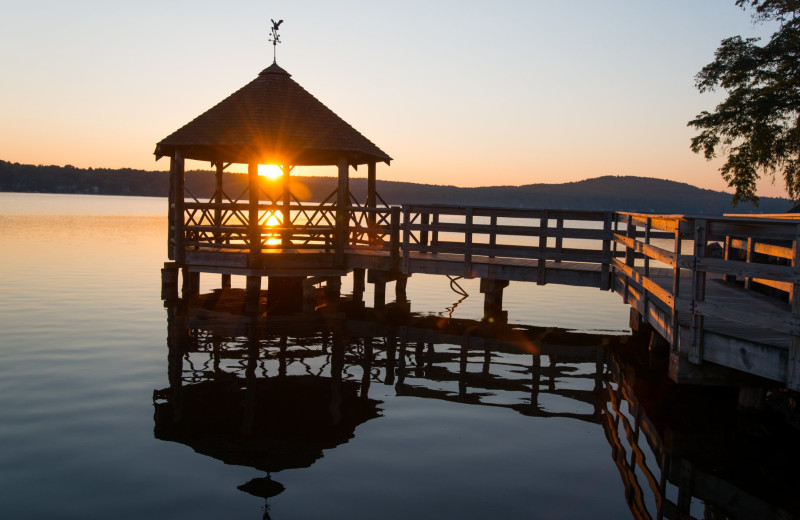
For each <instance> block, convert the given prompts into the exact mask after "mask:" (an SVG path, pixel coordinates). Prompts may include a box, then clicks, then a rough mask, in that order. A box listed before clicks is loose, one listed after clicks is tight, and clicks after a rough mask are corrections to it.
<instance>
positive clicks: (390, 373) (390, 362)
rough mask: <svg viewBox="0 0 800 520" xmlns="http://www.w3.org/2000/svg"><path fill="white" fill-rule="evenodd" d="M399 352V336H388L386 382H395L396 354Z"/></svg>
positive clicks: (391, 383)
mask: <svg viewBox="0 0 800 520" xmlns="http://www.w3.org/2000/svg"><path fill="white" fill-rule="evenodd" d="M396 352H397V336H395V335H394V334H390V335H388V336H386V378H385V380H384V384H386V385H389V386H391V385H393V384H394V371H395V361H396V359H395V354H396Z"/></svg>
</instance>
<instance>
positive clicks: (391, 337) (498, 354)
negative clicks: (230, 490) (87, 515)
mask: <svg viewBox="0 0 800 520" xmlns="http://www.w3.org/2000/svg"><path fill="white" fill-rule="evenodd" d="M169 314H170V316H171V317H170V326H169V337H168V343H169V350H170V356H169V381H170V386H169V388H165V389H163V390H158V391H156V392H155V393H154V399H155V408H156V413H155V420H156V436H157V437H159V438H161V439H164V440H172V441H176V442H181V443H184V444H187V445H189V446H191V447H192V448H193V449H195V451H197V452H198V453H202V454H205V455H208V456H212V457H214V458H217V459H219V460H222V461H224V462H225V463H228V464H238V465H245V466H251V467H254V468H257V469H259V470H261V471H264V472H266V473H275V472H280V471H282V470H284V469H288V468H301V467H308V466H310V465H312V464H314V462H315V461H316V460H317V459H318V458H319V457H321V456H322V454H323V451H324V450H328V449H335V448H336V446H338V445H340V444H341V443H344V442H348V441H349V440H350V439H352V438H353V437H354V436H357V433H358V432H357V429H358V426H359V425H360V424H362V423H364V422H365V421H368V420H371V419H374V418H378V417H379V416H380V412H379V407H380V402H378V401H375V400H374V399H372V398H370V392H371V388H374V387H375V386H391V387H393V388H394V391H395V393H396V395H397V396H404V397H414V398H420V399H436V400H442V401H450V402H454V403H461V404H464V405H472V406H474V405H478V406H489V407H499V408H504V409H506V410H509V411H513V412H514V413H519V414H522V415H525V416H534V417H539V418H553V419H556V418H561V419H568V420H570V419H571V420H579V421H584V422H586V423H589V424H597V425H599V426H600V427H602V428H603V431H604V432H605V436H606V438H607V439H608V442H609V445H610V447H611V457H612V460H613V462H614V463H615V464H616V466H617V468H618V469H619V472H620V477H621V479H622V482H623V484H624V486H625V490H626V492H625V499H626V500H627V502H628V504H629V506H630V508H631V511H632V512H633V514H634V517H635V518H676V519H677V518H703V517H704V516H703V515H704V514H705V515H706V516H705V517H709V516H708V515H715V514H716V515H719V514H724V515H725V516H722V517H724V518H794V517H795V516H793V515H794V513H793V512H794V511H796V510H798V507H797V506H798V505H797V504H795V503H794V502H793V500H794V498H793V497H794V493H793V489H794V486H795V485H796V483H797V477H796V476H794V473H793V471H792V468H793V467H794V461H799V460H800V452H799V450H798V449H796V448H791V446H792V445H793V440H792V439H791V438H789V439H784V438H781V437H780V436H777V437H775V436H770V437H769V439H773V440H766V441H765V440H764V438H763V437H764V435H765V433H764V431H763V430H764V428H771V426H769V425H767V426H764V424H767V423H764V424H762V425H761V426H760V430H759V432H758V434H759V435H751V436H750V437H748V436H747V432H745V434H743V435H744V437H742V434H735V435H734V432H735V431H736V430H737V424H736V417H737V416H736V411H735V403H736V399H735V394H730V393H728V394H725V395H723V394H720V393H719V392H716V391H714V393H712V394H708V393H707V391H709V389H706V391H700V392H694V391H693V392H689V393H686V390H680V391H679V390H678V389H679V387H677V386H675V385H674V384H672V383H670V382H668V381H666V380H665V379H664V378H663V376H662V377H657V378H655V380H653V377H652V373H657V372H658V370H650V371H649V373H642V372H641V371H642V370H645V369H642V368H641V367H640V368H635V367H634V365H633V363H632V362H630V361H625V360H626V359H627V358H626V357H625V356H623V354H624V353H625V352H637V351H641V349H642V348H643V345H642V344H640V342H641V341H645V343H646V339H647V338H646V337H644V338H642V337H639V336H637V337H634V338H628V337H621V336H598V335H590V334H576V333H568V332H566V331H563V330H558V329H545V328H534V327H519V326H513V327H511V326H502V325H497V324H494V325H491V326H490V325H488V324H486V323H481V322H474V321H469V320H449V321H447V322H446V323H442V322H441V321H440V320H437V319H435V318H432V317H412V319H411V320H410V321H407V322H405V323H404V324H403V325H391V324H387V323H385V322H378V321H371V320H360V321H359V320H344V319H342V318H336V317H335V316H334V317H333V318H332V321H331V320H325V321H318V322H316V324H315V325H309V323H308V322H305V321H303V319H301V318H300V319H298V318H282V317H275V318H269V317H262V318H258V319H254V318H247V317H240V316H233V315H225V314H223V313H208V312H206V311H203V310H202V309H189V308H182V309H180V310H178V309H175V308H171V309H170V310H169ZM659 359H661V363H662V364H663V363H666V358H665V356H662V357H661V358H659ZM637 371H638V372H637ZM645 372H647V370H645ZM704 392H705V393H704ZM373 393H374V392H373ZM670 403H673V404H670ZM670 407H671V408H672V411H670ZM709 410H711V411H709ZM709 428H711V429H710V430H709ZM734 436H735V439H734ZM759 436H761V437H762V438H761V439H757V438H758V437H759ZM776 438H777V440H774V439H776ZM732 439H734V440H732ZM742 439H744V440H742ZM754 439H757V440H758V442H753V441H754ZM772 442H776V444H775V446H774V447H772V448H770V443H772ZM778 443H783V444H778ZM765 445H766V446H765ZM787 446H789V447H788V448H787ZM770 450H772V451H770ZM777 452H780V453H781V454H782V456H783V457H785V458H784V459H782V460H783V464H776V463H775V461H774V459H771V458H770V456H766V457H765V456H764V455H765V454H767V455H770V453H777ZM762 459H764V460H762ZM748 475H749V477H748ZM765 475H766V477H765ZM273 476H274V475H273ZM743 476H744V477H743ZM759 480H760V481H762V482H760V483H759V482H758V481H759ZM241 489H243V490H245V491H248V492H250V493H252V494H256V495H259V496H265V497H268V496H271V495H273V494H276V493H277V492H279V491H280V489H281V487H280V485H279V484H277V483H276V482H275V481H273V480H271V477H270V476H269V475H268V476H267V477H265V478H262V479H254V481H252V482H250V483H248V484H244V485H242V486H241ZM704 511H705V513H704ZM712 517H714V518H717V517H719V516H712Z"/></svg>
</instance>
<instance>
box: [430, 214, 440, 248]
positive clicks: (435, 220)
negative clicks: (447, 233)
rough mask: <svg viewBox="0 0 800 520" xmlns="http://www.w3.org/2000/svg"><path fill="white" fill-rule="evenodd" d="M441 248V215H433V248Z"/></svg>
mask: <svg viewBox="0 0 800 520" xmlns="http://www.w3.org/2000/svg"><path fill="white" fill-rule="evenodd" d="M438 246H439V214H438V213H434V214H433V232H432V233H431V247H432V248H436V247H438Z"/></svg>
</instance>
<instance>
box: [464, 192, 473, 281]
mask: <svg viewBox="0 0 800 520" xmlns="http://www.w3.org/2000/svg"><path fill="white" fill-rule="evenodd" d="M472 211H473V208H467V211H466V214H465V215H464V220H465V224H466V229H465V230H464V234H465V236H464V278H472Z"/></svg>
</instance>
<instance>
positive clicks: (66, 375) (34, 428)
mask: <svg viewBox="0 0 800 520" xmlns="http://www.w3.org/2000/svg"><path fill="white" fill-rule="evenodd" d="M165 212H166V201H164V200H162V199H148V198H134V197H102V196H78V195H45V194H8V193H0V243H2V244H3V250H2V254H1V255H0V295H1V296H0V446H2V449H0V518H109V517H112V518H123V519H126V518H143V517H149V518H187V519H188V518H191V519H199V518H253V519H255V518H262V517H269V518H273V519H288V518H631V517H635V516H637V515H639V516H641V513H642V511H644V512H645V513H647V514H648V515H650V516H651V517H652V518H656V517H657V512H656V510H657V504H658V501H659V500H660V499H658V498H655V496H656V495H657V494H658V493H662V494H663V496H664V497H665V498H664V500H669V501H670V502H671V503H676V504H677V503H678V502H679V500H678V498H679V496H678V495H679V486H678V484H676V483H675V482H677V480H676V481H673V479H672V478H671V477H670V478H667V476H668V474H669V471H663V473H664V478H662V469H661V467H662V466H663V465H664V460H667V459H668V458H669V457H673V458H674V457H675V455H674V454H672V453H673V452H667V451H661V450H666V449H667V447H666V446H665V445H658V446H656V447H655V448H653V447H652V446H651V445H650V444H649V441H648V440H647V439H645V437H647V436H646V435H645V434H644V433H642V435H641V438H640V437H639V431H640V430H643V429H644V426H641V425H640V423H639V422H638V421H637V418H641V417H642V416H643V412H641V410H638V409H636V410H634V409H633V407H632V406H633V405H631V403H630V402H629V401H625V400H624V396H623V398H620V399H622V400H620V401H614V399H612V398H609V395H611V394H614V395H617V394H619V395H620V396H622V395H623V393H624V392H623V389H624V387H625V384H624V383H623V382H622V376H621V375H620V372H619V370H621V369H620V368H619V367H620V366H621V365H619V364H617V362H615V361H612V347H613V346H615V345H616V346H621V347H623V348H624V347H625V346H626V345H630V342H629V341H628V334H629V330H628V328H627V317H628V309H627V308H626V307H625V306H624V305H622V303H621V302H620V301H619V299H618V297H616V296H614V295H612V294H608V293H603V292H600V291H597V290H594V289H581V288H570V287H560V286H551V285H548V286H543V287H539V286H535V285H533V284H521V283H520V284H512V285H511V286H510V287H509V289H508V290H507V292H506V294H505V298H504V299H505V304H506V305H505V308H506V309H507V310H508V312H509V320H510V321H511V322H513V323H515V324H520V325H521V326H524V328H525V334H526V335H525V339H524V340H522V341H517V342H514V341H512V342H511V343H510V344H511V345H512V347H508V344H506V343H503V344H498V345H499V346H498V345H495V344H492V345H489V346H486V348H484V347H483V346H481V347H480V348H479V349H477V350H476V349H475V347H470V349H467V348H465V347H463V345H464V341H465V340H464V337H466V336H467V333H466V332H464V331H461V332H460V333H459V334H460V337H457V336H458V334H457V335H456V336H454V337H453V338H451V339H447V338H444V339H442V337H439V338H438V339H437V338H433V336H430V337H428V336H425V335H424V334H426V333H425V332H424V331H423V332H420V330H422V329H420V330H417V329H414V328H413V327H411V328H408V329H397V328H392V327H389V328H386V327H384V328H380V327H379V330H377V332H376V329H374V326H375V325H374V324H364V323H349V322H348V323H338V324H337V325H335V326H333V327H332V326H330V325H319V326H317V325H313V324H311V323H308V324H305V325H301V326H300V327H299V328H298V327H297V326H296V325H295V326H294V328H292V327H289V328H288V329H285V330H284V329H280V330H279V329H278V328H276V329H275V330H271V329H269V327H268V328H267V330H260V331H258V332H254V331H253V330H248V329H247V325H246V324H244V323H242V322H239V321H237V320H232V321H224V320H223V321H222V322H220V323H218V322H214V321H213V320H204V319H199V318H195V317H192V315H191V313H188V314H187V313H185V312H182V311H178V310H176V309H172V310H169V309H165V308H164V305H163V303H162V301H161V300H160V268H161V266H162V264H163V262H164V260H165V259H166V218H165V217H163V216H162V213H165ZM217 282H218V280H215V279H211V277H206V278H204V279H203V280H202V284H203V285H202V291H204V292H207V291H210V290H212V289H213V288H214V287H215V284H216V283H217ZM348 283H349V281H347V280H346V281H345V282H344V286H343V289H344V291H345V292H347V291H348V287H349V286H348ZM461 284H462V286H463V288H464V289H465V290H466V291H467V292H468V293H469V294H470V295H471V296H470V297H469V298H467V299H466V300H464V301H463V302H461V303H460V304H459V305H457V306H456V307H455V309H453V305H454V303H455V302H457V301H458V299H459V297H458V296H457V295H456V294H455V293H453V292H452V291H451V290H450V289H449V282H448V281H447V279H446V278H443V277H432V276H417V275H415V276H414V277H412V278H411V279H410V280H409V285H408V294H409V298H410V299H411V302H412V303H411V305H412V310H414V311H415V312H418V313H421V314H423V315H438V316H447V315H448V314H450V313H452V316H453V317H454V318H458V319H463V320H475V319H479V318H480V316H481V313H482V305H483V304H482V298H481V295H480V293H479V291H478V281H477V280H464V281H461ZM234 286H238V287H242V286H243V281H242V280H236V279H234ZM366 301H368V302H369V301H371V295H370V294H369V293H368V294H366ZM465 323H467V322H465ZM370 327H372V328H370ZM555 327H558V328H560V329H563V330H558V331H556V330H555V329H553V328H555ZM548 328H549V329H548ZM366 329H369V330H370V331H371V332H364V330H366ZM415 331H416V332H415ZM569 331H573V332H569ZM587 333H588V334H587ZM404 334H405V336H404ZM414 334H416V336H414ZM420 334H421V335H420ZM631 341H633V340H631ZM503 345H506V346H503ZM514 345H516V346H514ZM576 348H578V349H579V350H578V351H577V353H576V351H575V349H576ZM565 349H566V350H565ZM637 384H638V385H640V384H641V381H640V382H639V383H637ZM631 385H632V386H633V383H631ZM656 385H661V386H660V387H659V386H655V387H654V388H660V389H661V390H654V391H653V394H658V392H659V391H661V392H662V393H663V392H667V390H664V389H665V388H669V386H668V384H667V383H664V382H662V381H660V380H659V382H658V383H656ZM669 391H670V392H671V391H672V390H669ZM651 397H652V396H651ZM714 398H715V399H717V398H718V399H720V400H719V401H716V402H718V403H723V402H725V403H727V402H728V401H724V399H725V396H722V394H720V395H718V396H715V397H714ZM642 399H644V397H642ZM721 407H724V406H721ZM686 417H688V415H687V416H686ZM686 417H683V423H687V422H691V421H689V420H688V419H686ZM662 419H663V418H662ZM692 420H694V419H692ZM604 421H605V423H604ZM731 421H732V422H730V423H725V424H724V426H725V427H726V428H729V427H731V424H733V426H732V428H733V429H736V423H737V421H739V422H741V420H740V419H737V418H736V417H734V418H733V419H731ZM678 422H679V423H680V422H681V421H678ZM664 423H665V421H664V420H661V421H658V420H656V422H655V423H654V424H656V425H658V426H659V428H661V431H660V432H659V434H658V435H657V436H656V438H659V439H660V438H661V436H664V435H665V434H664V431H666V430H665V428H666V429H669V428H673V427H675V426H674V424H671V423H670V424H669V425H668V427H663V426H662V425H663V424H664ZM604 424H605V426H604ZM642 424H645V426H646V424H649V423H642ZM626 428H627V430H626ZM764 429H765V428H762V430H764ZM703 431H705V430H703ZM634 432H635V434H634ZM670 435H672V436H673V438H674V437H676V436H677V437H679V438H681V439H683V438H684V437H685V435H684V433H683V431H680V432H678V433H674V432H673V433H671V434H670ZM762 435H766V433H762ZM662 440H663V439H662ZM634 445H636V446H637V448H634V447H633V446H634ZM620 446H622V447H623V448H624V450H623V451H620ZM625 447H626V448H625ZM698 449H699V448H698ZM687 451H692V450H687ZM664 457H667V459H665V458H664ZM755 458H758V457H755ZM762 458H763V457H762ZM637 460H638V461H639V462H638V463H637V462H636V461H637ZM681 460H687V459H681ZM626 461H632V462H630V464H628V463H627V462H626ZM692 461H693V462H692V463H693V464H695V465H702V464H701V462H702V461H700V462H698V461H695V460H694V459H692ZM631 464H632V465H633V467H634V472H636V471H638V472H639V474H638V477H636V478H638V486H637V487H633V488H632V487H631V486H630V485H628V486H627V487H626V484H625V482H626V478H625V477H624V476H625V475H627V473H626V471H627V470H626V469H625V468H626V467H628V466H630V465H631ZM637 464H638V466H637ZM680 464H683V462H681V463H680ZM680 464H677V465H676V464H673V465H672V466H669V467H671V468H673V469H672V471H675V472H676V474H678V473H679V471H678V469H680V468H681V467H683V466H681V465H680ZM710 464H717V466H719V464H718V463H714V462H712V463H710ZM637 467H638V469H636V468H637ZM642 468H648V471H650V475H649V477H648V475H647V474H645V473H644V472H643V470H642ZM676 468H677V469H676ZM767 469H768V470H769V471H770V472H772V471H774V467H773V466H770V467H769V468H767ZM761 470H762V471H767V470H765V469H764V468H763V467H762V468H761ZM690 473H691V472H690ZM692 474H693V473H692ZM698 474H699V473H698ZM268 475H269V477H268ZM703 475H705V473H703ZM649 478H652V479H653V480H654V481H655V484H652V482H651V481H650V480H649ZM698 478H699V477H698ZM715 478H716V477H715ZM794 478H796V477H794ZM629 480H630V479H628V481H629ZM762 480H763V479H762ZM783 480H784V481H788V482H789V484H787V485H794V480H787V478H784V479H783ZM278 483H279V484H278ZM653 486H655V487H656V488H658V487H659V486H661V489H660V490H658V489H656V490H653ZM729 486H731V487H732V488H733V489H739V488H740V487H741V486H742V484H740V483H736V484H735V485H729ZM737 486H738V487H737ZM762 487H763V486H762ZM756 488H758V486H757V485H756ZM637 489H638V490H639V491H636V490H637ZM757 491H758V490H756V491H754V490H753V489H749V488H748V490H747V493H746V496H747V497H750V498H751V499H752V500H755V502H752V500H751V502H748V503H747V504H748V507H751V508H756V509H744V511H748V512H749V511H762V509H757V507H760V505H763V506H764V507H773V506H774V507H777V508H778V509H779V510H781V511H783V512H786V511H789V512H792V511H796V510H795V509H792V503H793V500H792V499H790V498H789V496H788V495H789V491H787V490H785V489H777V490H776V489H772V491H771V492H769V491H767V492H764V493H760V494H759V493H758V492H757ZM762 491H763V490H762ZM657 492H658V493H657ZM637 493H638V495H641V497H640V498H636V497H637V496H638V495H637ZM698 493H699V492H698ZM753 496H755V497H756V498H753ZM631 497H633V498H631ZM752 504H755V505H752ZM684 506H685V507H687V508H688V511H689V512H690V513H691V514H692V515H693V516H694V517H695V518H702V517H703V515H704V512H705V513H707V512H708V511H712V512H716V513H717V514H718V515H720V514H721V513H720V511H727V510H726V509H724V508H725V507H727V506H723V505H719V504H715V503H712V502H710V499H709V498H708V497H706V498H704V497H703V496H699V495H698V494H695V495H694V497H693V498H692V499H691V500H690V501H689V503H685V504H684ZM637 508H638V509H637ZM735 510H736V508H733V509H732V511H735ZM740 510H742V509H741V506H740ZM725 514H727V515H729V516H730V517H731V518H738V517H740V516H735V515H734V514H733V513H730V512H726V513H725ZM643 517H646V516H643ZM726 517H728V516H715V517H714V518H726ZM788 517H791V516H788ZM743 518H744V517H743Z"/></svg>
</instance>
